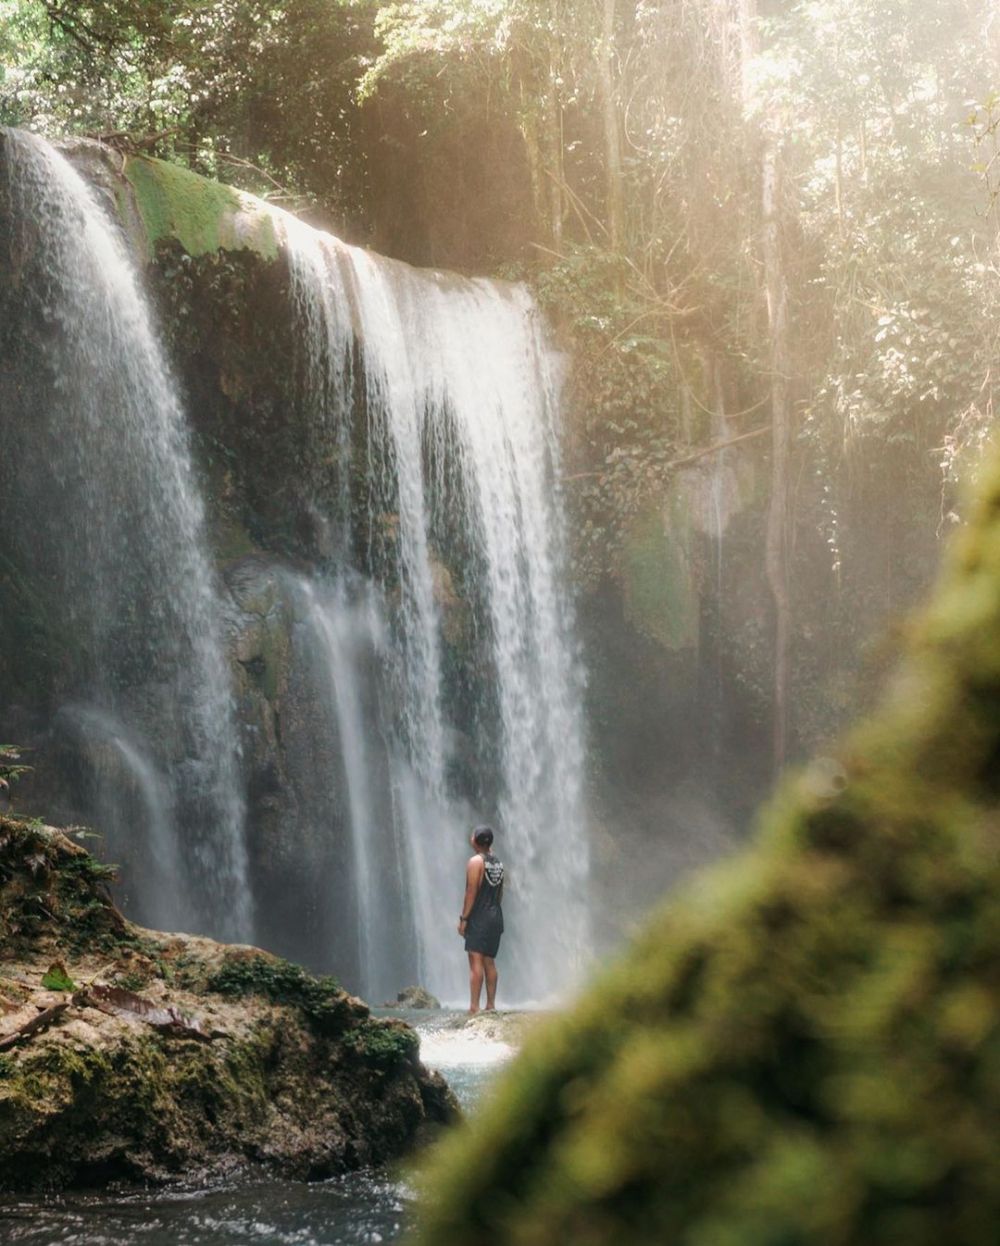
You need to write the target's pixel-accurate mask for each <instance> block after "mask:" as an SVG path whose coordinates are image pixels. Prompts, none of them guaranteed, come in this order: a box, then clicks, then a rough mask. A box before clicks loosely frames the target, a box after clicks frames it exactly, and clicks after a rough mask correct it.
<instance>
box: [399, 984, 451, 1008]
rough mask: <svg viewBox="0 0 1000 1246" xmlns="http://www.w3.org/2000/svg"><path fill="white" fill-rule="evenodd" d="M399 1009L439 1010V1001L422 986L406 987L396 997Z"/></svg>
mask: <svg viewBox="0 0 1000 1246" xmlns="http://www.w3.org/2000/svg"><path fill="white" fill-rule="evenodd" d="M396 1006H397V1007H399V1008H440V1007H441V1001H440V1000H438V999H436V998H435V997H434V996H433V995H432V994H431V993H430V991H426V990H424V988H423V987H422V986H408V987H406V989H405V990H402V991H400V992H399V994H398V995H397V996H396Z"/></svg>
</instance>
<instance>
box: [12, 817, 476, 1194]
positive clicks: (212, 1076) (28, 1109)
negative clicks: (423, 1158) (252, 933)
mask: <svg viewBox="0 0 1000 1246" xmlns="http://www.w3.org/2000/svg"><path fill="white" fill-rule="evenodd" d="M110 876H111V871H109V870H108V867H106V866H101V865H99V864H98V863H97V862H96V861H95V860H94V859H93V858H92V857H91V856H90V855H89V854H88V853H87V852H86V851H85V850H84V849H83V848H82V847H80V845H78V844H77V843H75V842H74V841H73V840H72V839H71V838H69V837H68V836H67V835H64V834H62V833H61V832H59V831H57V830H54V829H51V828H48V827H45V826H41V825H38V824H37V823H29V822H23V821H18V820H16V819H12V818H9V817H0V947H2V949H3V963H2V968H0V1193H11V1192H17V1191H26V1190H47V1189H58V1188H62V1187H66V1186H77V1185H100V1184H104V1183H107V1182H109V1181H113V1180H126V1181H137V1182H143V1183H148V1182H163V1181H168V1180H171V1179H174V1178H179V1177H181V1176H187V1177H190V1175H191V1174H192V1173H198V1174H199V1175H211V1174H212V1173H213V1172H221V1171H231V1170H232V1169H233V1168H234V1166H237V1165H240V1164H247V1163H255V1164H263V1165H265V1166H267V1167H268V1168H270V1169H273V1170H274V1171H276V1172H278V1173H281V1174H284V1175H286V1176H291V1177H298V1178H304V1179H311V1178H321V1177H327V1176H331V1175H334V1174H337V1173H341V1172H344V1171H347V1170H349V1169H353V1168H358V1167H361V1166H365V1165H370V1164H379V1163H383V1162H386V1161H389V1160H392V1159H395V1158H397V1157H398V1156H400V1155H401V1154H402V1153H404V1152H405V1151H406V1150H407V1149H408V1148H410V1147H412V1146H413V1145H414V1143H415V1142H416V1141H418V1140H419V1139H420V1138H421V1137H422V1136H423V1135H425V1134H426V1133H427V1131H428V1130H429V1129H431V1128H433V1127H434V1126H436V1125H440V1124H443V1123H444V1122H447V1121H449V1120H450V1119H452V1117H453V1116H454V1115H455V1114H456V1112H457V1108H456V1104H455V1100H454V1098H453V1096H452V1094H451V1092H450V1091H449V1090H448V1087H447V1085H446V1084H445V1082H444V1081H443V1079H442V1078H441V1077H440V1076H439V1075H438V1074H436V1073H432V1072H429V1071H428V1070H426V1069H425V1068H424V1067H423V1066H422V1065H421V1064H420V1061H419V1055H418V1053H419V1041H418V1038H417V1035H416V1034H415V1032H414V1031H413V1030H412V1029H410V1027H409V1026H406V1025H404V1024H403V1023H402V1022H400V1021H396V1020H379V1019H377V1018H375V1017H373V1016H371V1014H370V1012H369V1009H368V1007H367V1005H365V1004H364V1003H363V1002H362V1001H361V1000H358V999H355V998H353V997H352V996H351V995H349V994H347V992H345V991H343V990H341V989H340V987H339V986H338V985H337V983H336V982H334V981H333V980H332V979H330V978H317V977H313V976H312V975H310V974H308V973H306V972H305V971H304V970H303V969H300V968H299V967H298V966H297V965H293V964H291V963H289V962H288V961H284V960H281V959H279V958H278V957H275V956H271V955H269V954H268V953H267V952H264V951H261V950H260V949H258V948H252V947H242V946H227V945H224V944H220V943H215V942H214V941H212V940H210V939H203V938H198V937H195V936H190V935H167V934H158V933H156V932H154V931H149V930H144V929H142V928H140V927H138V926H135V925H133V924H132V923H130V922H128V921H126V920H125V919H124V918H123V917H122V915H121V914H120V913H119V912H118V911H117V909H116V908H115V907H114V905H113V904H112V903H111V900H110V899H109V897H108V893H107V889H106V888H107V882H108V880H109V878H110Z"/></svg>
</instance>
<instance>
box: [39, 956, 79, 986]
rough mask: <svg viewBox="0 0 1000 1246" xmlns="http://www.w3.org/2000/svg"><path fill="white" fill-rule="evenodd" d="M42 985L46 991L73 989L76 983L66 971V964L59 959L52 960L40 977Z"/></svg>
mask: <svg viewBox="0 0 1000 1246" xmlns="http://www.w3.org/2000/svg"><path fill="white" fill-rule="evenodd" d="M42 986H44V987H45V989H46V990H47V991H75V990H76V984H75V983H74V982H73V979H72V978H71V977H70V976H69V974H68V973H67V972H66V966H65V965H64V964H63V963H62V961H61V960H57V961H53V963H52V964H51V965H49V967H48V970H47V971H46V973H45V975H44V977H43V978H42Z"/></svg>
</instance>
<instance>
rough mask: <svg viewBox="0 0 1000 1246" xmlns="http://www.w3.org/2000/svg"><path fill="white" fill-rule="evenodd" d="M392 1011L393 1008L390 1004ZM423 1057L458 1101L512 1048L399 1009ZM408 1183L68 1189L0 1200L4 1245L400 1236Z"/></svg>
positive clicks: (261, 1242)
mask: <svg viewBox="0 0 1000 1246" xmlns="http://www.w3.org/2000/svg"><path fill="white" fill-rule="evenodd" d="M397 1015H398V1014H397ZM406 1019H407V1020H408V1021H410V1022H411V1024H414V1025H415V1026H416V1027H417V1030H418V1033H419V1034H420V1052H421V1059H422V1060H423V1062H424V1063H425V1064H426V1065H428V1066H429V1067H430V1068H435V1069H440V1071H441V1072H442V1073H443V1074H444V1076H445V1077H446V1078H447V1079H448V1082H449V1084H450V1085H451V1087H452V1089H453V1090H454V1091H455V1094H456V1095H457V1096H458V1099H459V1102H460V1103H461V1104H462V1106H463V1107H464V1108H466V1109H469V1108H471V1107H472V1106H473V1105H474V1104H475V1102H476V1100H477V1098H478V1097H479V1096H480V1095H481V1094H482V1093H483V1091H484V1090H485V1089H486V1088H488V1086H489V1085H490V1083H491V1081H492V1080H493V1078H494V1076H495V1075H496V1074H497V1072H498V1071H499V1069H500V1068H501V1067H502V1065H503V1064H504V1063H506V1061H507V1060H509V1059H510V1057H511V1056H512V1055H513V1049H512V1048H511V1047H510V1046H509V1045H507V1044H506V1043H503V1042H500V1041H497V1040H496V1039H491V1038H487V1037H484V1036H482V1035H478V1034H476V1033H474V1032H471V1031H467V1030H463V1029H461V1028H456V1026H455V1021H456V1019H457V1016H456V1014H451V1013H448V1012H440V1013H434V1014H432V1015H428V1014H407V1015H406ZM411 1203H412V1193H411V1191H410V1189H409V1188H408V1187H407V1185H406V1184H405V1183H404V1182H403V1181H401V1180H399V1179H397V1178H396V1177H394V1176H393V1175H392V1174H391V1173H386V1172H372V1171H364V1172H357V1173H350V1174H348V1175H347V1176H344V1177H336V1178H334V1179H333V1180H331V1181H318V1182H313V1183H310V1184H306V1183H304V1182H296V1181H277V1180H274V1179H273V1178H253V1177H249V1176H247V1175H244V1176H242V1177H241V1178H240V1179H238V1180H233V1181H227V1182H224V1183H216V1184H213V1185H209V1186H204V1187H193V1188H188V1189H183V1190H174V1189H172V1190H169V1191H156V1192H155V1193H149V1192H139V1193H129V1194H119V1195H81V1194H68V1195H60V1196H49V1197H47V1198H25V1199H16V1200H10V1201H8V1202H5V1203H0V1242H2V1243H3V1244H4V1246H8V1244H10V1246H15V1244H16V1246H133V1244H134V1246H236V1244H237V1243H244V1242H245V1243H248V1244H249V1243H253V1246H361V1244H362V1243H364V1244H365V1246H367V1244H369V1243H379V1242H393V1241H396V1240H398V1239H399V1238H400V1237H401V1236H402V1234H403V1232H404V1231H405V1229H406V1227H407V1223H408V1217H409V1213H410V1207H411Z"/></svg>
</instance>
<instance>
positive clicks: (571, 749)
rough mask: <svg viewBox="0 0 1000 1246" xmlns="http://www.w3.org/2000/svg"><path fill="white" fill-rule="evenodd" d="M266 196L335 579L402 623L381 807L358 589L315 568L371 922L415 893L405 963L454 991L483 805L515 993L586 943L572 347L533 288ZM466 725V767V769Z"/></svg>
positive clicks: (382, 619) (383, 624)
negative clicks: (356, 666) (456, 601)
mask: <svg viewBox="0 0 1000 1246" xmlns="http://www.w3.org/2000/svg"><path fill="white" fill-rule="evenodd" d="M275 215H276V218H277V220H278V221H279V225H280V228H281V230H282V231H283V233H284V236H285V239H286V241H287V246H288V253H289V266H290V271H291V275H292V297H293V303H294V306H295V309H296V314H297V317H298V324H299V332H300V333H301V336H302V353H303V359H304V373H305V377H306V389H307V394H306V398H305V401H306V402H307V403H308V404H309V405H310V406H311V408H312V419H313V427H314V429H315V436H316V437H317V439H318V443H319V444H320V446H323V445H325V446H326V447H327V449H328V450H329V449H330V448H333V449H334V450H335V451H336V453H337V456H338V462H339V463H340V468H341V471H340V478H341V485H340V488H339V490H338V491H337V494H336V496H331V497H327V498H325V499H316V502H317V505H318V506H319V507H320V508H321V509H325V511H326V513H327V514H328V515H329V517H330V518H331V520H333V521H334V522H335V523H337V524H339V525H341V529H340V530H341V533H342V540H341V541H340V542H339V548H340V550H341V553H340V555H339V559H335V560H334V563H335V565H334V567H333V568H332V570H331V572H330V575H331V576H332V579H333V582H334V583H335V584H340V585H342V584H343V583H344V582H345V580H344V577H358V576H360V577H362V578H365V579H367V581H368V582H369V584H370V585H371V587H370V589H369V590H367V592H368V596H367V598H366V600H367V606H366V609H367V610H368V611H369V615H368V618H369V620H370V619H372V618H374V617H375V615H377V616H378V618H379V623H378V628H379V629H384V631H385V632H386V633H391V636H392V643H391V645H389V646H387V650H386V653H385V655H384V656H385V660H384V669H383V671H382V676H381V678H382V704H383V706H384V707H386V710H385V713H384V716H383V734H384V748H385V750H386V752H387V759H386V765H387V769H388V773H389V775H390V784H391V796H392V806H393V807H392V810H391V821H390V822H388V823H387V822H381V823H380V824H378V825H375V824H373V823H372V816H371V804H370V801H369V799H368V797H367V796H366V795H365V792H367V791H370V788H371V778H370V777H369V775H368V771H369V768H370V765H371V759H370V757H369V756H367V755H366V753H365V749H363V748H361V747H360V744H361V741H360V739H359V737H358V733H357V730H356V728H355V727H353V726H351V725H350V724H351V723H352V722H353V721H356V709H355V708H352V706H356V691H355V690H354V688H353V681H354V679H355V676H354V675H353V674H352V660H351V657H350V653H349V649H348V647H347V646H346V645H345V638H346V637H348V636H350V635H357V621H358V620H357V615H356V610H357V606H356V604H352V603H351V601H350V599H349V597H346V596H345V595H344V593H343V589H342V587H341V588H337V587H333V588H329V587H328V588H327V589H326V590H324V592H323V594H322V600H323V605H322V609H319V610H318V605H317V598H316V597H315V596H314V597H313V598H312V605H311V610H310V614H311V619H312V623H311V625H312V626H313V627H314V629H318V634H322V635H323V636H325V644H326V652H327V657H328V660H327V666H326V677H327V679H328V680H329V681H330V683H331V687H332V692H331V698H332V699H331V705H333V706H334V712H335V714H336V716H337V720H338V725H339V730H340V736H341V749H342V753H343V757H344V760H345V764H346V769H347V771H348V785H349V791H350V802H349V803H350V816H351V820H352V842H353V844H354V850H355V868H356V870H357V873H358V880H359V885H358V888H357V891H358V921H359V925H360V927H361V928H362V930H369V931H374V932H379V931H383V930H385V929H387V923H391V924H392V925H393V928H398V927H399V917H398V910H399V909H400V908H403V909H404V910H405V911H406V912H407V913H408V915H409V922H410V926H411V928H412V932H413V934H412V937H413V940H414V948H413V958H412V968H413V973H414V974H415V975H417V976H418V977H419V979H420V981H421V982H423V983H424V984H426V985H427V986H429V987H430V989H431V990H433V991H434V992H435V993H436V994H438V995H440V996H442V997H445V998H450V999H460V998H461V997H462V994H463V992H464V969H463V965H462V960H463V958H462V957H461V953H460V944H459V943H458V937H457V935H456V933H455V925H456V921H457V916H458V906H459V905H460V903H461V897H462V883H463V878H464V874H463V866H464V861H465V860H466V859H467V857H468V855H469V852H470V849H469V847H468V844H467V836H468V833H469V830H470V828H471V823H472V822H473V821H477V820H479V821H490V822H493V823H494V824H495V825H496V827H497V830H498V843H497V850H498V851H499V853H500V854H501V855H502V856H503V858H504V859H505V861H506V862H507V865H508V878H509V883H508V890H507V896H506V898H505V908H506V912H507V914H508V933H507V936H506V940H505V945H504V953H503V960H504V967H505V968H504V972H505V975H506V977H505V996H506V998H507V999H512V998H520V999H522V1000H526V999H545V998H550V997H552V996H553V995H555V994H557V993H559V992H560V991H564V990H565V989H566V987H567V986H568V985H569V984H570V982H571V980H572V977H573V974H574V971H575V970H576V969H577V968H578V967H579V966H580V965H581V964H582V963H583V962H585V960H586V957H587V955H588V950H589V931H588V917H587V894H586V886H587V878H588V870H589V857H588V849H587V830H586V824H585V812H584V799H583V790H582V772H583V756H584V751H583V729H582V715H581V706H580V676H579V671H578V664H577V659H576V654H575V651H574V648H573V642H572V635H573V624H572V617H571V608H570V604H569V601H568V599H567V596H566V593H565V590H564V588H563V585H562V582H561V581H562V577H563V574H564V562H565V555H564V548H563V545H564V539H563V532H562V524H563V519H562V509H561V499H560V495H559V487H558V479H559V446H558V436H557V432H558V429H557V419H558V395H559V388H560V379H561V377H560V365H559V360H558V357H557V356H556V355H555V353H554V352H553V351H552V350H551V349H550V347H549V345H548V344H547V341H546V338H545V332H544V326H543V324H542V323H541V319H540V317H539V315H538V312H537V309H536V308H535V306H534V304H533V302H532V300H531V298H530V296H529V295H528V293H527V292H526V290H524V289H523V288H521V287H518V286H512V285H507V284H504V283H499V282H492V281H486V280H466V279H462V278H458V277H455V276H448V275H444V274H441V273H436V272H432V271H421V270H416V269H413V268H411V267H409V266H408V265H405V264H402V263H399V262H395V261H391V260H387V259H384V258H381V257H378V256H375V255H373V254H371V253H369V252H365V251H362V250H359V249H357V248H353V247H349V246H346V245H344V244H342V243H341V242H339V241H338V240H337V239H335V238H333V237H331V236H329V235H326V234H322V233H320V232H318V231H315V230H312V229H310V228H308V227H307V226H305V225H303V224H302V223H301V222H299V221H297V220H295V219H294V218H292V217H290V216H288V215H286V214H284V213H278V212H276V213H275ZM359 480H360V481H361V482H362V484H361V485H360V486H359V485H358V483H357V482H358V481H359ZM455 580H458V581H459V582H460V587H461V592H460V596H461V598H462V599H463V600H464V601H465V602H466V603H468V604H469V607H470V610H471V615H472V620H471V624H470V627H471V633H472V635H471V639H470V638H468V637H467V638H466V640H465V646H464V648H465V651H463V645H462V643H461V642H456V643H453V644H452V645H451V647H450V648H451V652H450V654H446V653H445V652H444V646H443V640H442V637H443V631H444V621H443V619H442V609H443V606H442V601H441V598H442V597H443V596H444V597H446V596H447V595H448V586H449V584H451V583H453V582H454V581H455ZM445 604H447V603H445ZM317 611H318V612H317ZM372 611H374V612H375V614H374V615H373V614H372V613H371V612H372ZM352 612H355V613H353V614H352ZM367 626H371V624H369V625H367ZM389 650H391V653H390V652H389ZM470 650H471V652H470ZM456 685H457V691H456ZM459 737H461V738H463V739H464V740H465V741H466V751H467V752H469V751H471V753H472V755H473V757H474V758H475V760H476V762H477V770H478V772H479V778H478V780H477V781H476V782H470V781H469V780H468V778H466V780H465V782H462V781H461V780H457V779H456V778H455V770H456V766H455V762H456V757H455V751H456V740H457V739H458V738H459ZM366 747H369V752H370V751H371V750H370V746H366ZM373 837H376V838H378V839H379V840H380V841H384V840H386V839H387V838H391V839H392V840H393V842H394V859H395V860H397V861H399V862H400V863H401V864H400V871H399V878H400V881H401V888H400V889H398V890H397V887H396V884H395V882H394V880H393V879H392V878H388V877H385V876H381V877H379V879H378V882H377V883H374V882H373V876H372V869H373V864H372V863H373V860H374V857H373V855H372V848H371V840H372V838H373ZM366 939H367V936H365V935H362V943H361V946H362V960H363V961H366V962H367V968H365V969H363V970H362V979H363V982H362V989H367V990H371V989H372V978H371V975H372V974H374V975H375V978H376V980H377V981H379V982H381V981H382V980H383V978H382V976H380V973H379V970H378V967H377V965H375V964H374V963H373V962H372V961H371V960H370V959H369V957H370V956H371V943H370V941H368V942H366Z"/></svg>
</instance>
